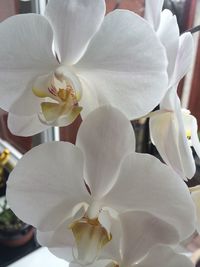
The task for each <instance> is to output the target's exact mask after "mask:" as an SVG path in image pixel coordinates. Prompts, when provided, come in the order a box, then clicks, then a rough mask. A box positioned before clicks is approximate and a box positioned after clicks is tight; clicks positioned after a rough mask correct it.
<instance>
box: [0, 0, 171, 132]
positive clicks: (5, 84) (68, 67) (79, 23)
mask: <svg viewBox="0 0 200 267" xmlns="http://www.w3.org/2000/svg"><path fill="white" fill-rule="evenodd" d="M104 14H105V0H84V1H82V0H66V1H63V0H50V1H49V3H48V5H47V8H46V12H45V16H41V15H36V14H26V15H18V16H14V17H11V18H9V19H7V20H6V21H4V22H2V23H1V24H0V36H1V42H0V83H1V86H0V94H1V99H0V106H1V108H3V109H4V110H6V111H8V112H9V117H8V126H9V129H10V130H11V132H13V133H14V134H17V135H23V136H28V135H33V134H35V133H38V132H40V131H42V130H44V129H45V127H49V126H50V125H51V126H55V125H56V126H66V125H68V124H70V123H71V122H72V121H73V120H74V119H75V118H76V117H77V116H78V114H80V112H81V116H82V117H83V118H85V116H86V115H87V114H88V113H89V112H90V111H92V110H94V109H95V108H96V107H99V106H101V105H104V104H107V103H112V105H114V106H117V107H119V108H120V109H121V110H122V111H123V112H124V113H125V114H126V115H127V116H128V118H129V119H135V118H139V117H141V116H143V115H145V114H147V113H148V112H150V111H151V110H152V109H153V108H154V107H155V106H156V105H157V104H158V103H159V102H160V100H161V99H162V97H163V96H164V94H165V92H166V91H165V88H166V87H165V86H163V89H162V88H160V84H161V83H162V84H163V85H166V84H167V75H166V67H167V59H166V56H165V51H164V49H163V47H162V45H161V44H160V41H159V40H158V38H157V37H156V34H155V33H154V31H153V30H152V29H151V27H150V26H149V24H148V23H146V21H145V20H144V19H143V18H141V17H139V16H138V15H136V14H135V13H133V12H130V11H127V10H126V11H125V10H117V11H114V12H111V13H109V14H108V15H107V16H106V17H105V18H104ZM52 45H53V46H52ZM52 47H53V50H52ZM147 96H148V97H147Z"/></svg>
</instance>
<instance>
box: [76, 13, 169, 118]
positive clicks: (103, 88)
mask: <svg viewBox="0 0 200 267" xmlns="http://www.w3.org/2000/svg"><path fill="white" fill-rule="evenodd" d="M113 47H114V48H115V49H113ZM166 66H167V60H166V55H165V51H164V48H163V46H162V45H161V44H160V42H159V40H158V38H157V37H156V34H155V33H154V31H153V29H152V28H151V26H150V25H149V24H148V23H147V22H146V21H145V20H144V19H142V18H141V17H139V16H137V15H136V14H134V13H133V12H130V11H124V10H121V11H119V10H118V11H114V12H111V13H109V14H108V15H107V16H106V18H105V20H104V23H103V24H102V27H101V28H100V30H99V31H98V33H97V34H96V35H95V36H94V38H93V39H92V41H91V42H90V44H89V47H88V49H87V51H86V53H85V55H84V56H83V58H82V59H81V60H80V61H79V62H78V63H77V64H76V65H75V66H74V67H75V69H76V72H77V75H78V76H79V78H80V80H82V79H83V80H84V81H86V82H87V83H86V84H89V88H90V87H93V88H94V89H95V90H96V94H97V98H98V99H97V100H98V102H99V105H103V104H106V103H112V105H113V106H116V107H118V108H120V109H121V110H123V111H124V112H125V113H126V115H127V116H128V118H129V119H134V118H138V117H141V116H143V115H145V114H146V113H148V112H149V111H151V110H152V109H153V108H154V107H155V106H156V105H157V104H158V103H159V102H160V100H161V99H162V97H163V95H164V93H165V90H166V86H167V75H166ZM161 84H162V86H160V85H161ZM84 90H88V88H85V85H84V84H83V94H84ZM147 95H148V97H147ZM89 104H90V103H88V105H89ZM83 108H84V106H83Z"/></svg>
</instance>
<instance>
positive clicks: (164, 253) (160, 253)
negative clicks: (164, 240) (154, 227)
mask: <svg viewBox="0 0 200 267" xmlns="http://www.w3.org/2000/svg"><path fill="white" fill-rule="evenodd" d="M133 266H137V267H155V266H162V267H178V266H184V267H195V266H194V264H193V263H192V261H191V260H190V259H189V258H188V257H186V256H184V255H180V254H176V253H175V252H174V251H173V250H172V249H171V248H170V247H167V246H156V247H154V248H153V249H152V250H151V251H150V252H149V254H148V255H147V256H146V257H145V258H144V259H143V260H142V261H141V262H139V263H138V264H136V265H133Z"/></svg>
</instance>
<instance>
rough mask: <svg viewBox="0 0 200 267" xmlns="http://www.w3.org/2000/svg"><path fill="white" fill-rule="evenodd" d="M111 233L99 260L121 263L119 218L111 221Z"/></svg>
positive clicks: (120, 227)
mask: <svg viewBox="0 0 200 267" xmlns="http://www.w3.org/2000/svg"><path fill="white" fill-rule="evenodd" d="M111 233H112V239H111V241H110V242H109V243H108V244H107V245H106V246H105V247H104V249H103V250H102V253H101V255H100V257H99V259H102V260H103V259H107V260H112V261H115V262H121V257H122V255H121V239H122V226H121V221H120V219H119V217H118V218H117V219H112V223H111Z"/></svg>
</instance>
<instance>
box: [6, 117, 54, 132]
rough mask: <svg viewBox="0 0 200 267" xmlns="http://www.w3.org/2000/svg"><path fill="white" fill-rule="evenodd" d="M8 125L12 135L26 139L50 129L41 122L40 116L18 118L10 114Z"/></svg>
mask: <svg viewBox="0 0 200 267" xmlns="http://www.w3.org/2000/svg"><path fill="white" fill-rule="evenodd" d="M7 123H8V128H9V130H10V131H11V133H12V134H14V135H19V136H25V137H26V136H31V135H35V134H38V133H40V132H42V131H44V130H46V129H48V128H49V126H46V125H44V124H43V123H41V122H40V120H39V118H38V115H33V116H17V115H14V114H12V113H8V121H7Z"/></svg>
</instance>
